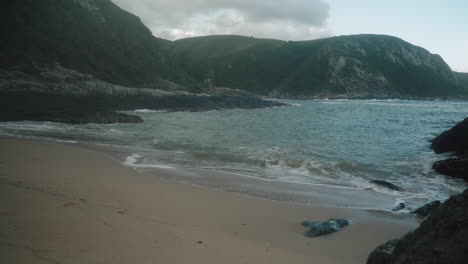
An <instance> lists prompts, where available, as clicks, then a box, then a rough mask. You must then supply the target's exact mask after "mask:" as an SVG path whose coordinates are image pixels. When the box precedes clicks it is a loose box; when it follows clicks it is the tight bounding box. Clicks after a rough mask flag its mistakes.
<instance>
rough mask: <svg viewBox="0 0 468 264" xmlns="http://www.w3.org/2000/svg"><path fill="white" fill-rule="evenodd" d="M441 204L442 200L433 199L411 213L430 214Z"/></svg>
mask: <svg viewBox="0 0 468 264" xmlns="http://www.w3.org/2000/svg"><path fill="white" fill-rule="evenodd" d="M439 206H440V201H432V202H430V203H427V204H425V205H423V206H421V207H419V208H417V209H415V210H413V211H412V212H411V213H412V214H417V215H419V216H424V217H426V216H428V215H429V214H430V213H431V212H432V211H433V210H434V209H436V208H437V207H439Z"/></svg>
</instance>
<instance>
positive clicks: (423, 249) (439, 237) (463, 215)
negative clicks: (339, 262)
mask: <svg viewBox="0 0 468 264" xmlns="http://www.w3.org/2000/svg"><path fill="white" fill-rule="evenodd" d="M467 208H468V190H465V191H464V192H463V193H462V194H460V195H456V196H452V197H451V198H450V199H448V200H447V201H446V202H444V203H443V204H442V205H441V206H440V207H438V208H436V209H435V210H434V211H433V212H432V213H431V214H430V215H429V216H428V217H427V218H426V220H425V221H424V222H422V223H421V226H420V227H418V228H417V229H416V230H415V231H413V232H410V233H408V234H407V235H405V236H404V237H403V238H401V239H399V240H397V241H395V240H393V241H391V242H387V243H385V244H384V245H382V246H379V247H377V248H376V249H375V250H374V251H373V252H372V253H371V254H370V255H369V258H368V260H367V264H430V263H434V264H436V263H437V264H438V263H454V264H456V263H466V259H467V252H468V210H467Z"/></svg>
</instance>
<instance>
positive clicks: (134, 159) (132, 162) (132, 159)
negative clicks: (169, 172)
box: [123, 154, 175, 169]
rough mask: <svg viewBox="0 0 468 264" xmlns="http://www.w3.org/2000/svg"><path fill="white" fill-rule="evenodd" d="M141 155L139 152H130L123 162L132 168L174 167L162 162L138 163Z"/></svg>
mask: <svg viewBox="0 0 468 264" xmlns="http://www.w3.org/2000/svg"><path fill="white" fill-rule="evenodd" d="M142 157H143V156H142V155H140V154H132V155H130V156H128V157H127V158H126V159H125V161H124V162H123V164H124V165H125V166H127V167H132V168H157V169H175V167H172V166H169V165H164V164H156V163H152V164H143V163H138V162H139V159H141V158H142Z"/></svg>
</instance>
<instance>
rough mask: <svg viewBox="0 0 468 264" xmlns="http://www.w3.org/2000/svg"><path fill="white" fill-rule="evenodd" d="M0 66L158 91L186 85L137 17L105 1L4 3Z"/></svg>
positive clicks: (22, 0)
mask: <svg viewBox="0 0 468 264" xmlns="http://www.w3.org/2000/svg"><path fill="white" fill-rule="evenodd" d="M0 34H1V35H2V38H1V40H0V67H2V68H14V67H15V66H23V65H25V64H26V65H27V64H43V63H50V64H55V63H59V64H60V65H62V66H63V67H66V68H71V69H74V70H77V71H78V72H81V73H87V74H91V75H93V76H95V77H97V78H99V79H102V80H104V81H107V82H111V83H115V84H120V85H124V86H129V87H158V86H159V85H160V81H161V80H162V79H168V78H169V77H173V78H172V79H180V80H183V81H185V82H186V83H189V81H187V79H186V78H187V75H185V74H184V73H183V72H178V71H177V70H173V69H171V68H170V67H169V66H168V65H169V63H167V61H166V58H165V56H164V54H163V53H162V52H161V50H162V48H163V47H164V46H165V45H167V44H168V43H169V41H167V40H163V39H158V38H155V37H154V36H153V35H152V33H151V32H150V31H149V30H148V28H146V26H145V25H143V23H142V22H141V21H140V19H139V18H138V17H136V16H134V15H132V14H130V13H128V12H126V11H124V10H122V9H120V8H119V7H118V6H116V5H115V4H113V3H112V2H111V1H109V0H40V1H38V0H6V1H3V2H2V8H1V9H0Z"/></svg>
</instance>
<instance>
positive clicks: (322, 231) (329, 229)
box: [302, 218, 349, 237]
mask: <svg viewBox="0 0 468 264" xmlns="http://www.w3.org/2000/svg"><path fill="white" fill-rule="evenodd" d="M302 225H303V226H306V227H310V229H309V231H307V233H305V236H306V237H318V236H323V235H327V234H331V233H335V232H337V231H339V230H341V229H343V228H344V227H346V226H348V225H349V222H348V220H346V219H336V218H332V219H329V220H327V221H325V222H321V223H320V222H315V221H304V222H302Z"/></svg>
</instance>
